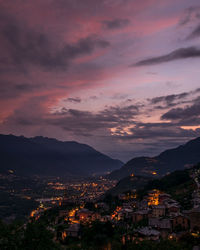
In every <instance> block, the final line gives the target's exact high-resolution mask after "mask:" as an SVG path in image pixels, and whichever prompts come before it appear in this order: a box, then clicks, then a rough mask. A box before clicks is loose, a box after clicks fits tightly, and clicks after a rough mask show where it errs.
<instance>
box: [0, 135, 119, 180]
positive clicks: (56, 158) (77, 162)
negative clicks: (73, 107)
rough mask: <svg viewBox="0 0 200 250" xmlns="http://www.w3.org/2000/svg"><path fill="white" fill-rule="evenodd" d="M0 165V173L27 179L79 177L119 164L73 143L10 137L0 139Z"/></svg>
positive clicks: (88, 147) (48, 139)
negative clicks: (42, 176) (14, 174)
mask: <svg viewBox="0 0 200 250" xmlns="http://www.w3.org/2000/svg"><path fill="white" fill-rule="evenodd" d="M0 163H1V167H0V173H7V172H8V170H9V169H11V170H13V171H14V172H15V173H16V174H17V175H27V176H30V175H46V176H63V175H78V176H82V175H90V174H95V173H105V172H107V171H112V170H114V169H117V168H119V167H121V166H122V164H123V163H122V162H121V161H119V160H113V159H112V158H110V157H108V156H106V155H104V154H102V153H100V152H98V151H96V150H95V149H93V148H92V147H90V146H88V145H85V144H80V143H77V142H74V141H69V142H68V141H67V142H62V141H58V140H56V139H50V138H46V137H41V136H39V137H34V138H25V137H23V136H13V135H0Z"/></svg>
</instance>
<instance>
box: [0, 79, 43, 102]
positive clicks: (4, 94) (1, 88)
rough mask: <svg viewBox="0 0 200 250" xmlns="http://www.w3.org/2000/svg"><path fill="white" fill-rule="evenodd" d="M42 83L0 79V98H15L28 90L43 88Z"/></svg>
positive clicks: (28, 91)
mask: <svg viewBox="0 0 200 250" xmlns="http://www.w3.org/2000/svg"><path fill="white" fill-rule="evenodd" d="M44 87H45V85H44V84H29V83H14V82H9V81H4V80H2V81H0V98H1V99H2V100H3V99H5V100H6V99H10V98H17V97H19V96H21V95H23V94H27V93H30V91H38V90H41V89H42V88H44Z"/></svg>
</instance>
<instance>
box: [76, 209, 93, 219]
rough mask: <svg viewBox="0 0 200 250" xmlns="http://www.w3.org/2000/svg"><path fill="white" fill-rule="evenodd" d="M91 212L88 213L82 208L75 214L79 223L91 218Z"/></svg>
mask: <svg viewBox="0 0 200 250" xmlns="http://www.w3.org/2000/svg"><path fill="white" fill-rule="evenodd" d="M92 213H93V212H92V211H89V210H88V209H86V208H83V209H80V210H79V211H78V212H77V216H78V218H79V220H80V221H85V222H86V221H89V220H90V219H91V217H92Z"/></svg>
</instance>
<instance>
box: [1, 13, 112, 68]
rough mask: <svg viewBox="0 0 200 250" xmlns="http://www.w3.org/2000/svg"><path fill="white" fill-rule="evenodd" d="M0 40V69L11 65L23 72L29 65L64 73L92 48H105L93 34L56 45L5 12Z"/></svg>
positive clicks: (52, 39)
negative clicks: (0, 51)
mask: <svg viewBox="0 0 200 250" xmlns="http://www.w3.org/2000/svg"><path fill="white" fill-rule="evenodd" d="M0 21H1V26H0V38H1V43H2V46H3V48H2V53H1V56H0V66H1V67H3V68H4V71H5V65H7V68H8V69H9V68H10V67H12V66H14V67H16V68H18V69H21V70H22V71H26V70H27V68H28V67H29V66H30V65H33V66H37V67H39V68H41V69H42V70H45V71H52V70H66V68H67V67H68V66H69V65H70V63H71V61H72V60H73V59H75V58H77V57H80V56H82V55H87V54H91V53H92V52H93V51H94V50H95V49H96V48H106V47H108V46H109V42H107V41H105V40H102V39H100V38H98V37H97V36H96V35H95V34H94V35H89V36H87V37H85V38H81V39H79V40H78V41H77V42H74V43H65V44H63V45H59V43H58V41H57V40H56V39H55V36H52V35H51V34H49V33H45V32H44V31H40V30H38V29H37V30H36V29H34V28H33V27H28V26H27V25H26V23H22V22H20V21H16V20H15V19H14V18H13V17H12V18H11V17H10V16H9V15H6V14H5V13H3V14H2V11H1V13H0Z"/></svg>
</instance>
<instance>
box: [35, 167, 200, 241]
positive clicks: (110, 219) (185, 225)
mask: <svg viewBox="0 0 200 250" xmlns="http://www.w3.org/2000/svg"><path fill="white" fill-rule="evenodd" d="M198 176H199V170H196V172H195V171H194V172H193V173H192V178H193V179H194V181H195V183H196V188H195V190H194V192H193V194H192V200H191V204H192V207H191V208H190V209H187V210H185V209H184V208H183V207H182V206H181V205H180V203H179V202H178V201H176V200H175V199H173V198H172V196H171V195H170V194H168V193H165V192H162V191H160V190H158V189H153V190H150V191H148V193H147V195H145V196H144V197H143V198H142V199H141V200H140V199H138V197H137V193H136V192H134V191H133V192H127V193H122V194H119V195H118V197H116V200H115V201H113V200H111V201H109V200H106V199H99V200H98V199H89V200H88V199H86V198H85V199H83V198H82V196H80V199H79V201H78V200H77V199H76V200H75V202H74V201H73V202H72V200H69V199H67V198H66V197H65V198H63V200H62V201H60V203H59V206H58V211H57V215H56V216H55V217H54V218H53V219H52V221H51V223H49V225H48V229H49V230H51V231H52V232H53V233H54V239H55V241H59V242H61V243H62V244H65V243H66V242H67V241H68V239H70V240H72V241H73V239H74V240H75V241H77V240H81V238H82V235H83V234H82V231H83V228H87V227H88V228H90V227H92V225H93V223H95V222H99V223H101V224H102V225H105V223H110V224H111V225H112V227H113V228H120V229H121V232H120V240H121V242H122V244H126V243H127V242H141V241H144V240H151V241H155V242H158V241H160V240H161V239H168V240H179V239H180V238H181V237H183V236H184V235H185V234H187V233H189V234H190V235H192V236H193V237H197V238H199V233H200V185H199V177H198ZM69 208H71V209H69ZM45 210H48V208H45V206H44V205H43V204H42V203H41V204H40V207H39V208H38V209H37V210H35V212H33V213H32V214H31V220H38V219H40V216H41V217H42V214H43V212H44V211H45ZM57 228H59V232H58V230H57Z"/></svg>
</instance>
